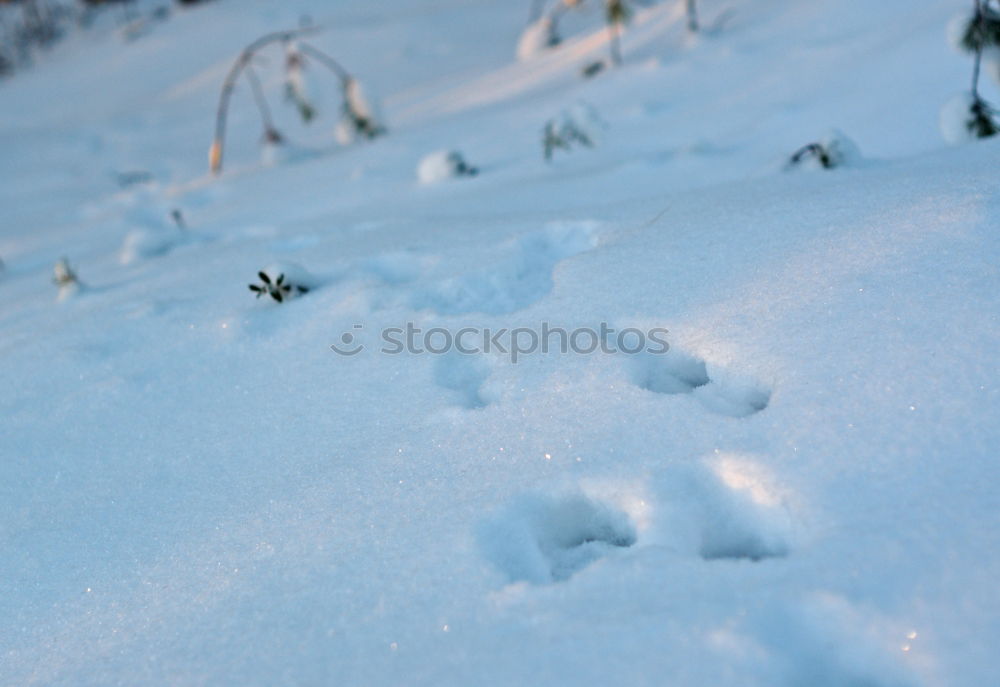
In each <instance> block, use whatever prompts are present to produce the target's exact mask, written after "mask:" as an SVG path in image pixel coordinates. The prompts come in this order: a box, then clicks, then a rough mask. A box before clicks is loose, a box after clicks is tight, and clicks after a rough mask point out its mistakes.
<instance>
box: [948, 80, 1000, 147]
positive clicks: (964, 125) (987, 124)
mask: <svg viewBox="0 0 1000 687" xmlns="http://www.w3.org/2000/svg"><path fill="white" fill-rule="evenodd" d="M995 117H996V111H995V110H994V109H993V108H992V107H990V105H989V104H988V103H987V102H986V101H985V100H983V99H982V98H977V97H975V96H974V95H973V94H972V93H969V92H965V93H959V94H957V95H956V96H955V97H953V98H952V99H951V100H949V101H948V102H947V103H946V104H945V106H944V107H943V108H941V135H942V136H944V140H946V141H947V142H948V143H954V144H957V143H965V142H967V141H974V140H976V139H977V138H988V137H990V136H993V135H995V134H997V133H998V132H1000V128H998V125H997V121H996V118H995Z"/></svg>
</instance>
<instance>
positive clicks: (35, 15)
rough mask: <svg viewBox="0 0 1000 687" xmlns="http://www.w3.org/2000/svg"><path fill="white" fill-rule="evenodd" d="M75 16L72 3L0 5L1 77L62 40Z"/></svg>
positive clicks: (37, 0)
mask: <svg viewBox="0 0 1000 687" xmlns="http://www.w3.org/2000/svg"><path fill="white" fill-rule="evenodd" d="M76 13H77V7H76V6H75V4H74V2H72V0H20V2H0V30H2V34H3V35H2V36H0V75H3V74H8V73H10V72H13V71H14V70H15V69H16V68H17V67H18V66H21V65H23V64H27V63H30V62H31V61H32V59H33V58H34V56H35V55H36V54H37V53H38V52H39V51H41V50H45V49H46V48H48V47H50V46H51V45H52V44H53V43H55V42H56V41H57V40H58V39H59V38H61V37H62V36H63V35H64V34H65V33H66V29H67V28H68V27H69V26H70V24H71V22H72V20H73V19H74V18H75V16H76Z"/></svg>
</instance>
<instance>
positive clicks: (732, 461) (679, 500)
mask: <svg viewBox="0 0 1000 687" xmlns="http://www.w3.org/2000/svg"><path fill="white" fill-rule="evenodd" d="M771 482H772V481H771V480H770V479H768V478H767V476H766V475H765V474H764V473H763V470H762V468H760V467H759V466H758V465H756V464H755V463H753V462H751V461H749V460H746V459H744V458H741V457H738V456H729V455H724V456H720V457H718V458H716V459H714V460H712V461H710V462H704V463H701V462H699V463H696V464H694V465H684V466H678V467H675V468H674V469H673V470H671V471H669V472H668V473H666V474H665V475H664V476H663V477H662V478H661V480H660V482H659V484H660V488H659V490H658V491H659V499H660V501H661V504H660V508H659V511H660V515H661V527H662V532H663V536H665V537H666V539H667V540H673V542H672V544H673V546H674V547H675V548H678V549H680V550H686V551H690V552H691V553H697V555H699V556H700V557H701V558H703V559H705V560H706V561H714V560H724V559H728V560H749V561H761V560H764V559H766V558H780V557H783V556H785V555H787V554H788V551H789V549H790V546H789V541H790V539H791V520H790V518H789V515H788V512H787V511H786V509H785V507H784V505H783V502H782V499H781V498H779V496H778V495H777V491H776V489H775V488H774V487H773V486H772V485H771Z"/></svg>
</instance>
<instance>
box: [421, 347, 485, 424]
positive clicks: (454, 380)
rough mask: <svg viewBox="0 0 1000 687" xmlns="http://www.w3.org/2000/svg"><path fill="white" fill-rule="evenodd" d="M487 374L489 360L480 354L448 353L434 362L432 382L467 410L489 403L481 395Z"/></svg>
mask: <svg viewBox="0 0 1000 687" xmlns="http://www.w3.org/2000/svg"><path fill="white" fill-rule="evenodd" d="M489 376H490V366H489V362H488V361H487V360H486V359H485V358H484V357H483V356H481V355H463V354H461V353H450V354H448V355H444V356H440V357H438V359H437V360H436V361H435V362H434V382H435V383H436V384H437V385H438V386H440V387H441V388H442V389H446V390H448V391H449V392H451V395H452V396H453V397H454V398H455V399H456V401H457V403H458V405H460V406H461V407H463V408H466V409H469V410H475V409H477V408H485V407H486V406H487V405H488V404H489V401H488V400H487V399H486V398H485V397H484V395H483V384H484V383H485V382H486V379H487V378H488V377H489Z"/></svg>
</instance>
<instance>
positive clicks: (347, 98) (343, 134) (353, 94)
mask: <svg viewBox="0 0 1000 687" xmlns="http://www.w3.org/2000/svg"><path fill="white" fill-rule="evenodd" d="M384 133H386V128H385V125H384V124H383V120H382V114H381V108H380V107H379V105H378V103H377V102H376V101H375V100H373V99H371V98H369V97H368V94H367V93H365V90H364V88H362V86H361V84H360V83H359V82H358V80H357V79H354V78H348V79H347V81H345V82H344V109H343V113H342V114H341V117H340V121H339V122H338V123H337V128H336V131H335V134H336V138H337V141H339V142H340V143H341V144H342V145H350V144H351V143H353V142H354V141H356V140H358V139H365V138H367V139H372V138H376V137H378V136H381V135H382V134H384Z"/></svg>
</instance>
